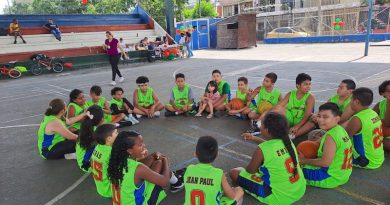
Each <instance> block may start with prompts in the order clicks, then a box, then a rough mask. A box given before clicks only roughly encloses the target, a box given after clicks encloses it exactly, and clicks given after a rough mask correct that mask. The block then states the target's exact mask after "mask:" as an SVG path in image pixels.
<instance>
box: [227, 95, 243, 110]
mask: <svg viewBox="0 0 390 205" xmlns="http://www.w3.org/2000/svg"><path fill="white" fill-rule="evenodd" d="M230 105H231V106H232V110H240V109H242V108H244V103H243V102H242V101H241V100H240V99H238V98H234V99H232V100H231V101H230Z"/></svg>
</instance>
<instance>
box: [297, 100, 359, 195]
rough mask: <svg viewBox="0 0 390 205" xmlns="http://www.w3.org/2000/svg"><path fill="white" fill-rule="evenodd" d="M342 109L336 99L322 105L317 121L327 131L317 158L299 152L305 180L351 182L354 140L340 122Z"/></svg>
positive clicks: (325, 184)
mask: <svg viewBox="0 0 390 205" xmlns="http://www.w3.org/2000/svg"><path fill="white" fill-rule="evenodd" d="M340 116H341V111H340V110H339V108H338V105H337V104H335V103H331V102H328V103H325V104H323V105H321V106H320V108H319V113H318V118H317V119H318V124H319V126H320V128H321V129H323V130H325V131H326V133H325V135H324V136H323V137H322V138H321V139H320V140H319V141H318V143H320V146H319V148H318V153H317V156H318V158H316V159H306V158H305V157H304V156H303V155H302V154H301V153H299V161H300V163H301V165H305V166H304V168H303V174H304V176H305V179H306V183H307V184H308V185H311V186H316V187H321V188H335V187H338V186H340V185H343V184H345V183H347V182H348V180H349V177H350V176H351V173H352V142H351V140H350V138H349V136H348V133H347V132H346V131H345V129H344V128H343V127H342V126H340V125H339V124H338V123H339V121H340Z"/></svg>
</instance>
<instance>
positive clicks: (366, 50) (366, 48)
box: [364, 0, 373, 56]
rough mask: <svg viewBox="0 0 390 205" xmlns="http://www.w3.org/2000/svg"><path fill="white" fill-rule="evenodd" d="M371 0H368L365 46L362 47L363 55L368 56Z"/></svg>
mask: <svg viewBox="0 0 390 205" xmlns="http://www.w3.org/2000/svg"><path fill="white" fill-rule="evenodd" d="M372 5H373V2H372V0H368V22H367V29H366V30H367V38H366V46H365V48H364V56H368V47H369V44H370V35H371V19H372Z"/></svg>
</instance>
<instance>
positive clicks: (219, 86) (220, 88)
mask: <svg viewBox="0 0 390 205" xmlns="http://www.w3.org/2000/svg"><path fill="white" fill-rule="evenodd" d="M225 84H227V82H226V81H225V80H221V81H220V82H219V83H218V92H219V94H220V95H221V96H222V95H224V94H227V95H228V97H227V98H226V100H225V103H228V102H229V101H230V93H223V86H225ZM228 85H229V84H228ZM206 89H207V88H206ZM229 92H230V88H229Z"/></svg>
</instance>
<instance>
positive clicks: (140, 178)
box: [108, 131, 171, 205]
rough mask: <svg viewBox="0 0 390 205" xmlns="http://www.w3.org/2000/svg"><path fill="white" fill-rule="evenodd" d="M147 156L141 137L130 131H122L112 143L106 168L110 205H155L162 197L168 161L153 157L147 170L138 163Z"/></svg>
mask: <svg viewBox="0 0 390 205" xmlns="http://www.w3.org/2000/svg"><path fill="white" fill-rule="evenodd" d="M147 154H148V151H147V150H146V148H145V144H144V141H143V137H142V136H141V135H140V134H139V133H137V132H134V131H123V132H121V133H119V135H118V137H117V139H116V140H115V142H114V144H113V146H112V151H111V158H110V162H109V167H108V177H109V179H110V180H111V183H112V189H111V190H112V201H113V204H114V205H119V204H122V205H146V204H159V203H160V202H161V201H162V200H163V199H164V198H165V197H166V194H165V192H164V191H163V189H162V188H161V187H167V186H168V185H169V181H170V179H169V178H170V174H171V171H170V170H169V166H168V159H167V158H166V157H165V156H164V155H161V154H160V153H155V154H154V156H153V157H154V159H155V160H153V162H152V163H151V164H150V167H149V166H147V165H146V164H144V163H142V162H139V159H144V158H145V157H146V156H147Z"/></svg>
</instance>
